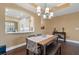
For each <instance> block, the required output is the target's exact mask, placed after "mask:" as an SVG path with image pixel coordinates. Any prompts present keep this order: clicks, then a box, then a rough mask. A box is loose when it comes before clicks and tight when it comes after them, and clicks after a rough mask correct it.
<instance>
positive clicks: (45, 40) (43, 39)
mask: <svg viewBox="0 0 79 59" xmlns="http://www.w3.org/2000/svg"><path fill="white" fill-rule="evenodd" d="M56 38H57V36H55V35H40V36H34V37H29V38H28V40H31V41H33V42H36V43H37V44H40V45H42V46H43V55H45V54H46V46H47V45H49V44H51V43H52V42H53V41H54V40H55V39H56Z"/></svg>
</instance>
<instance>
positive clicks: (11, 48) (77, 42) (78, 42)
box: [6, 39, 79, 51]
mask: <svg viewBox="0 0 79 59" xmlns="http://www.w3.org/2000/svg"><path fill="white" fill-rule="evenodd" d="M59 40H63V39H59ZM66 41H68V42H72V43H76V44H79V41H74V40H70V39H67V40H66ZM24 45H26V43H22V44H19V45H16V46H12V47H9V48H7V49H6V51H10V50H13V49H16V48H19V47H21V46H24Z"/></svg>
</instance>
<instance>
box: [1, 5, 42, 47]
mask: <svg viewBox="0 0 79 59" xmlns="http://www.w3.org/2000/svg"><path fill="white" fill-rule="evenodd" d="M6 7H7V8H13V9H17V10H21V11H24V12H26V13H29V14H31V15H32V16H34V20H35V32H34V33H40V32H41V30H40V21H41V20H40V18H39V17H38V16H36V15H35V14H33V13H31V12H29V11H28V10H25V9H23V8H21V7H19V6H17V5H16V4H0V45H1V44H4V43H5V44H6V45H7V47H11V46H15V45H18V44H21V43H24V42H25V38H26V36H27V35H29V34H32V33H25V34H24V33H20V34H18V33H16V34H6V33H5V26H4V25H5V23H4V22H5V11H4V9H5V8H6Z"/></svg>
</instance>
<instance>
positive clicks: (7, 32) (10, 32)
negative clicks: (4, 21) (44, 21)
mask: <svg viewBox="0 0 79 59" xmlns="http://www.w3.org/2000/svg"><path fill="white" fill-rule="evenodd" d="M31 32H34V31H29V32H6V33H7V34H14V33H17V34H19V33H31Z"/></svg>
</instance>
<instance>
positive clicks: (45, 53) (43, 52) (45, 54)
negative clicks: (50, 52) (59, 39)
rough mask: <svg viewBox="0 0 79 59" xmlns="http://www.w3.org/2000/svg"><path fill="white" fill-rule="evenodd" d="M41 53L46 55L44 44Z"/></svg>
mask: <svg viewBox="0 0 79 59" xmlns="http://www.w3.org/2000/svg"><path fill="white" fill-rule="evenodd" d="M43 54H44V55H46V46H43Z"/></svg>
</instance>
